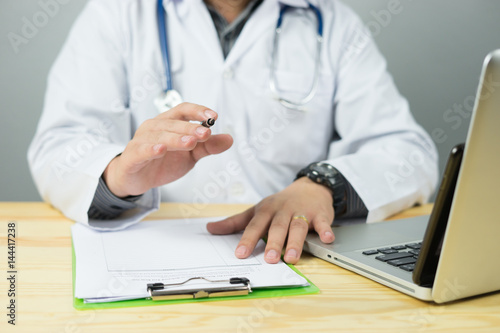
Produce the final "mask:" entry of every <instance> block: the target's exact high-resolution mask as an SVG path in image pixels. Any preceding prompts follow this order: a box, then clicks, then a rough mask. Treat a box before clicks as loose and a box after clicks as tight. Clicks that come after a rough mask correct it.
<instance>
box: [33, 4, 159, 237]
mask: <svg viewBox="0 0 500 333" xmlns="http://www.w3.org/2000/svg"><path fill="white" fill-rule="evenodd" d="M118 4H119V2H118V1H95V0H94V1H90V2H89V3H88V4H87V6H86V8H85V9H84V10H83V12H82V14H81V15H80V17H79V18H78V19H77V21H76V22H75V24H74V26H73V28H72V30H71V32H70V35H69V37H68V40H67V41H66V43H65V45H64V46H63V49H62V51H61V53H60V54H59V56H58V58H57V60H56V62H55V64H54V66H53V67H52V69H51V72H50V74H49V78H48V86H47V92H46V96H45V104H44V110H43V113H42V116H41V119H40V122H39V126H38V129H37V132H36V134H35V137H34V138H33V141H32V143H31V146H30V148H29V151H28V161H29V165H30V169H31V172H32V175H33V178H34V180H35V183H36V186H37V187H38V190H39V192H40V194H41V196H42V197H43V199H44V200H45V201H47V202H50V203H51V204H52V205H53V206H54V207H56V208H57V209H59V210H60V211H61V212H62V213H63V214H64V215H66V216H67V217H69V218H70V219H73V220H76V221H78V222H82V223H84V224H87V225H89V226H91V227H93V228H96V229H102V230H108V229H121V228H124V227H126V226H128V225H130V224H133V223H136V222H137V221H139V220H140V219H141V218H143V217H144V216H145V215H147V214H148V213H149V212H151V211H153V210H155V209H157V208H158V206H159V201H160V197H159V191H158V189H153V190H151V191H149V192H147V193H145V195H144V196H143V197H142V198H141V199H140V200H139V201H138V202H137V203H138V207H137V208H136V209H134V210H132V211H128V212H126V213H124V214H122V215H121V216H120V217H118V218H116V219H114V220H111V221H99V220H89V219H88V217H87V211H88V209H89V207H90V204H91V202H92V199H93V197H94V193H95V191H96V188H97V185H98V182H99V177H100V176H101V174H102V173H103V171H104V169H105V168H106V166H107V165H108V164H109V162H110V161H111V160H112V159H113V158H114V157H115V156H116V155H117V154H119V153H121V152H122V151H123V149H124V148H125V146H126V145H127V143H128V141H129V140H130V139H131V136H132V134H133V133H131V132H132V129H131V118H130V112H129V109H128V108H127V106H128V103H127V101H128V88H127V73H126V70H125V62H126V61H127V56H128V54H127V51H126V50H127V49H128V45H127V42H128V41H127V38H126V37H125V36H127V27H126V25H125V24H123V17H124V16H125V15H124V13H122V11H123V10H124V9H123V8H124V6H119V5H118Z"/></svg>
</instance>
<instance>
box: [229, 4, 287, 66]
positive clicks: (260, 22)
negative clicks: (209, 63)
mask: <svg viewBox="0 0 500 333" xmlns="http://www.w3.org/2000/svg"><path fill="white" fill-rule="evenodd" d="M279 8H280V7H279V3H278V2H277V1H275V0H265V1H264V2H263V3H262V4H261V5H260V6H259V7H258V8H257V9H256V10H255V12H254V13H253V14H252V15H251V16H250V18H249V19H248V21H247V22H246V23H245V26H244V27H243V30H242V31H241V33H240V35H239V36H238V39H237V40H236V43H235V44H234V46H233V48H232V49H231V51H230V52H229V54H228V56H227V58H226V65H227V66H230V65H231V64H233V63H235V62H236V61H238V59H239V58H240V57H241V56H243V55H244V54H245V52H246V51H247V50H248V49H249V48H250V47H252V46H253V45H254V44H255V41H256V40H257V39H258V38H259V37H261V36H262V35H263V34H264V33H266V32H268V31H270V30H273V29H274V27H275V25H276V22H277V20H278V15H279Z"/></svg>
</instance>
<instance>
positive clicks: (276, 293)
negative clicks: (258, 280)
mask: <svg viewBox="0 0 500 333" xmlns="http://www.w3.org/2000/svg"><path fill="white" fill-rule="evenodd" d="M71 257H72V260H71V264H72V279H73V283H72V284H73V307H74V308H75V309H77V310H98V309H116V308H129V307H141V306H153V305H167V304H183V303H191V302H210V301H224V300H240V299H256V298H271V297H287V296H297V295H310V294H318V293H319V288H318V287H317V286H316V285H314V284H313V283H312V282H311V281H310V280H309V279H308V278H307V277H305V276H304V275H303V274H302V273H301V272H300V271H299V270H298V269H297V268H295V266H293V265H290V264H287V265H288V267H290V268H291V269H292V270H293V271H295V272H296V273H297V274H299V275H300V276H302V277H303V278H305V279H306V280H307V282H309V286H306V287H291V288H260V289H254V290H252V291H251V292H248V293H247V294H244V295H242V294H236V295H232V296H225V295H224V296H219V297H204V298H181V299H175V298H172V299H166V300H153V299H146V298H143V299H134V300H127V301H116V302H107V303H85V302H84V301H83V299H80V298H76V297H75V296H74V295H75V281H76V256H75V249H74V247H73V242H71Z"/></svg>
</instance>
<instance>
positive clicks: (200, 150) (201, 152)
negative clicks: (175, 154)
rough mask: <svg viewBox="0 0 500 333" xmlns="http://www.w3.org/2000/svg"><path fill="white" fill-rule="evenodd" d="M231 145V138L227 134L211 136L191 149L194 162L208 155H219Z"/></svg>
mask: <svg viewBox="0 0 500 333" xmlns="http://www.w3.org/2000/svg"><path fill="white" fill-rule="evenodd" d="M232 145H233V137H232V136H231V135H229V134H216V135H212V136H211V137H210V138H209V139H208V140H207V141H205V142H200V143H198V144H197V145H196V147H195V148H194V149H193V157H194V159H195V161H198V160H200V159H202V158H203V157H205V156H208V155H214V154H220V153H222V152H224V151H226V150H228V149H229V148H231V146H232Z"/></svg>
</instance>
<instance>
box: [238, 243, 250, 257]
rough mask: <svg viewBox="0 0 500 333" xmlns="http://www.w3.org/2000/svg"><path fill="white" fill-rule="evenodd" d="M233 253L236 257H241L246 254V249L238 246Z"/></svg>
mask: <svg viewBox="0 0 500 333" xmlns="http://www.w3.org/2000/svg"><path fill="white" fill-rule="evenodd" d="M235 253H236V256H237V257H243V256H244V255H245V254H246V253H247V247H246V246H245V245H241V246H238V248H237V249H236V252H235Z"/></svg>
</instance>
